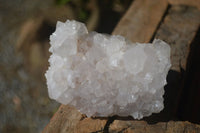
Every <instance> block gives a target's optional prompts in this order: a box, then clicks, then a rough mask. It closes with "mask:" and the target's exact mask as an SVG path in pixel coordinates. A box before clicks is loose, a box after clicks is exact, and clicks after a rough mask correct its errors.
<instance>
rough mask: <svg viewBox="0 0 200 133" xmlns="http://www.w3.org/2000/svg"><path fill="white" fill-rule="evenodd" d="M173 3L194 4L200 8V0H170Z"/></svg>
mask: <svg viewBox="0 0 200 133" xmlns="http://www.w3.org/2000/svg"><path fill="white" fill-rule="evenodd" d="M168 2H169V4H171V5H186V6H194V7H197V8H198V9H199V10H200V0H168Z"/></svg>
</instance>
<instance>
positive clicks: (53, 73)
mask: <svg viewBox="0 0 200 133" xmlns="http://www.w3.org/2000/svg"><path fill="white" fill-rule="evenodd" d="M50 44H51V47H50V49H49V51H50V52H51V53H52V55H51V56H50V59H49V63H50V66H49V69H48V70H47V72H46V74H45V76H46V78H47V85H48V92H49V96H50V98H52V99H55V100H56V101H58V102H60V103H62V104H69V105H73V106H75V107H76V108H77V109H78V110H79V111H80V112H81V113H84V114H86V115H87V116H88V117H90V116H103V117H106V116H112V115H119V116H129V115H131V116H133V117H134V118H135V119H141V118H143V117H144V116H149V115H151V114H152V113H158V112H160V111H161V110H162V109H163V107H164V106H163V94H164V88H163V87H164V85H165V84H166V76H167V73H168V70H169V68H170V66H171V64H170V47H169V45H168V44H166V43H165V42H163V41H161V40H158V39H157V40H154V41H153V43H152V44H151V43H146V44H141V43H131V42H130V41H128V40H126V39H125V38H124V37H122V36H119V35H112V36H111V35H104V34H99V33H96V32H90V33H88V31H87V28H86V26H85V25H84V24H83V23H80V22H76V21H69V20H67V21H66V22H65V23H62V22H58V23H57V25H56V31H55V32H54V33H53V34H52V35H51V36H50Z"/></svg>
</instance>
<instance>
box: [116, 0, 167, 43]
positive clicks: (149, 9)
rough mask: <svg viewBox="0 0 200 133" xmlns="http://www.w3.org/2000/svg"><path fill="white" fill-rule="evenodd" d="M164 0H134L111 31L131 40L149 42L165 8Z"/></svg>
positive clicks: (165, 2)
mask: <svg viewBox="0 0 200 133" xmlns="http://www.w3.org/2000/svg"><path fill="white" fill-rule="evenodd" d="M167 5H168V4H167V1H166V0H134V1H133V4H132V5H131V7H130V8H129V10H128V11H127V13H126V14H125V15H124V17H123V18H122V19H121V20H120V22H119V23H118V25H117V27H116V28H115V30H114V31H113V34H115V35H118V34H120V35H122V36H125V37H126V38H127V39H129V40H131V41H132V42H142V43H144V42H149V41H150V39H151V37H152V36H153V34H154V32H155V30H156V28H157V26H158V24H159V22H160V21H161V19H162V16H163V15H164V13H165V11H166V9H167Z"/></svg>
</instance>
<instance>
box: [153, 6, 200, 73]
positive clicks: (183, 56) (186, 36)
mask: <svg viewBox="0 0 200 133" xmlns="http://www.w3.org/2000/svg"><path fill="white" fill-rule="evenodd" d="M199 25H200V11H199V10H197V9H196V8H192V7H187V6H172V8H171V9H170V10H169V13H168V15H167V16H166V18H165V19H164V23H163V24H162V25H161V27H160V28H159V30H158V32H157V34H156V36H155V38H159V39H162V40H164V41H166V42H167V43H168V44H170V46H171V62H172V67H171V69H172V70H175V71H178V72H180V71H181V69H184V70H185V69H186V63H187V57H188V54H189V48H190V44H191V41H192V40H193V38H194V36H195V34H196V32H197V30H198V27H199Z"/></svg>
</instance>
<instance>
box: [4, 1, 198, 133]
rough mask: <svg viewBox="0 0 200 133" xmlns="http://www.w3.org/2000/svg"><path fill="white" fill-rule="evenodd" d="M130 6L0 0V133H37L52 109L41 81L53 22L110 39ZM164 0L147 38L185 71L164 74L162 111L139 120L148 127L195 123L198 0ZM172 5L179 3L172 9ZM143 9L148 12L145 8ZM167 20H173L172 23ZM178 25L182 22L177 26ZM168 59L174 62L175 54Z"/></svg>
mask: <svg viewBox="0 0 200 133" xmlns="http://www.w3.org/2000/svg"><path fill="white" fill-rule="evenodd" d="M132 1H133V0H0V133H1V132H2V133H27V132H29V133H37V132H41V131H42V130H43V129H44V127H45V126H46V125H47V124H48V122H49V120H50V118H51V117H52V116H53V114H54V113H55V112H56V111H57V110H58V107H59V105H60V104H59V103H57V102H55V101H54V100H51V99H49V97H48V92H47V86H46V79H45V77H44V73H45V72H46V70H47V68H48V65H49V64H48V58H49V56H50V53H49V52H48V49H49V36H50V35H51V34H52V33H53V32H54V31H55V26H56V22H57V21H62V22H65V21H66V20H67V19H74V20H77V21H81V22H83V23H85V24H86V25H87V27H88V29H89V30H90V31H92V30H95V31H97V32H100V33H108V34H111V33H112V31H113V29H114V28H115V26H116V24H117V23H118V22H119V20H120V19H121V17H122V16H123V15H124V13H125V12H126V11H127V9H128V8H129V6H130V5H131V3H132ZM135 1H136V0H135ZM138 1H139V0H137V2H138ZM143 1H148V0H143ZM167 1H168V2H169V3H170V2H171V3H173V1H174V5H170V4H168V5H167V4H166V9H165V11H164V12H163V14H164V15H163V16H162V19H161V20H159V24H157V25H156V26H157V27H156V29H155V31H153V32H154V33H152V34H153V36H152V39H154V37H157V36H155V35H156V34H158V35H159V34H160V35H161V36H162V37H163V36H164V38H165V39H164V40H165V41H166V42H168V43H169V44H171V46H172V47H173V49H175V50H177V51H179V52H180V53H182V54H183V58H184V59H185V61H187V63H185V65H186V67H185V68H182V67H181V66H180V69H181V70H180V71H173V70H170V71H169V74H168V77H167V81H168V84H167V85H166V86H165V95H164V98H165V101H164V104H165V108H164V110H163V111H161V113H159V114H156V115H152V116H150V117H147V118H144V119H143V120H145V121H147V122H148V123H149V124H155V123H157V122H163V121H167V122H168V121H170V120H174V121H180V120H183V121H190V122H193V123H197V124H200V113H199V112H200V78H199V75H200V69H199V68H200V52H199V51H200V28H199V24H200V11H199V9H200V0H196V1H195V0H167ZM177 1H178V2H180V3H181V1H183V4H179V5H178V6H176V2H177ZM191 1H192V2H191ZM151 2H152V3H153V2H154V5H156V4H157V3H156V4H155V1H153V0H152V1H151ZM165 2H166V1H165ZM184 2H185V3H184ZM195 2H198V3H197V4H196V3H195ZM141 5H143V3H142V4H141ZM191 5H193V6H195V5H197V7H199V9H197V8H195V7H190V6H191ZM136 6H138V5H136ZM144 7H145V6H143V7H142V8H141V10H140V11H143V8H144ZM148 7H149V8H150V10H151V11H152V10H153V11H154V8H153V7H151V5H150V6H148ZM137 8H139V7H137ZM132 12H135V10H132ZM138 14H140V16H139V15H138V16H136V18H137V17H138V18H144V17H145V16H141V14H142V13H141V12H140V13H138ZM152 15H156V14H152ZM173 15H175V17H177V18H178V19H176V18H172V17H173ZM166 16H168V17H166ZM196 16H197V17H196ZM146 17H147V18H148V16H146ZM191 18H192V19H191ZM194 18H195V19H194ZM165 19H166V22H165ZM170 19H171V20H170ZM172 20H173V21H172ZM177 20H178V21H177ZM182 20H187V21H188V22H185V21H184V22H183V23H180V25H179V26H177V23H179V21H181V22H182ZM136 21H137V23H140V20H136ZM153 21H154V20H151V22H153ZM191 21H194V23H192V22H191ZM167 22H168V23H169V22H171V24H172V25H170V23H169V25H167V24H168V23H167ZM172 22H173V23H174V22H175V23H174V24H175V25H173V23H172ZM129 24H130V22H129ZM162 24H164V26H163V27H164V28H163V27H162ZM193 24H196V25H194V26H192V25H193ZM134 26H135V27H137V24H136V25H134ZM140 26H141V25H140ZM167 26H168V27H167ZM150 27H151V25H150ZM177 27H178V28H177ZM128 28H129V27H128ZM165 28H166V29H165ZM158 29H159V30H160V31H161V33H159V32H158V31H159V30H158ZM128 30H129V29H128ZM147 30H148V29H147ZM142 32H143V31H141V33H142ZM130 33H131V32H130ZM139 33H140V31H139ZM139 35H140V34H139ZM139 35H138V37H139ZM144 35H145V34H144ZM161 36H160V37H161ZM188 36H189V37H191V38H187V37H188ZM158 37H159V36H158ZM181 37H182V38H181ZM182 42H184V43H185V44H186V45H187V46H189V47H190V48H189V49H187V48H186V46H183V45H184V44H183V43H182ZM181 44H183V45H181ZM182 46H183V47H182ZM184 51H188V56H187V53H184ZM178 54H179V53H178ZM178 54H177V55H178ZM173 56H175V57H174V58H176V53H174V55H173ZM178 56H179V55H178ZM172 58H173V57H172ZM173 63H177V64H180V62H178V61H177V62H173Z"/></svg>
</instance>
